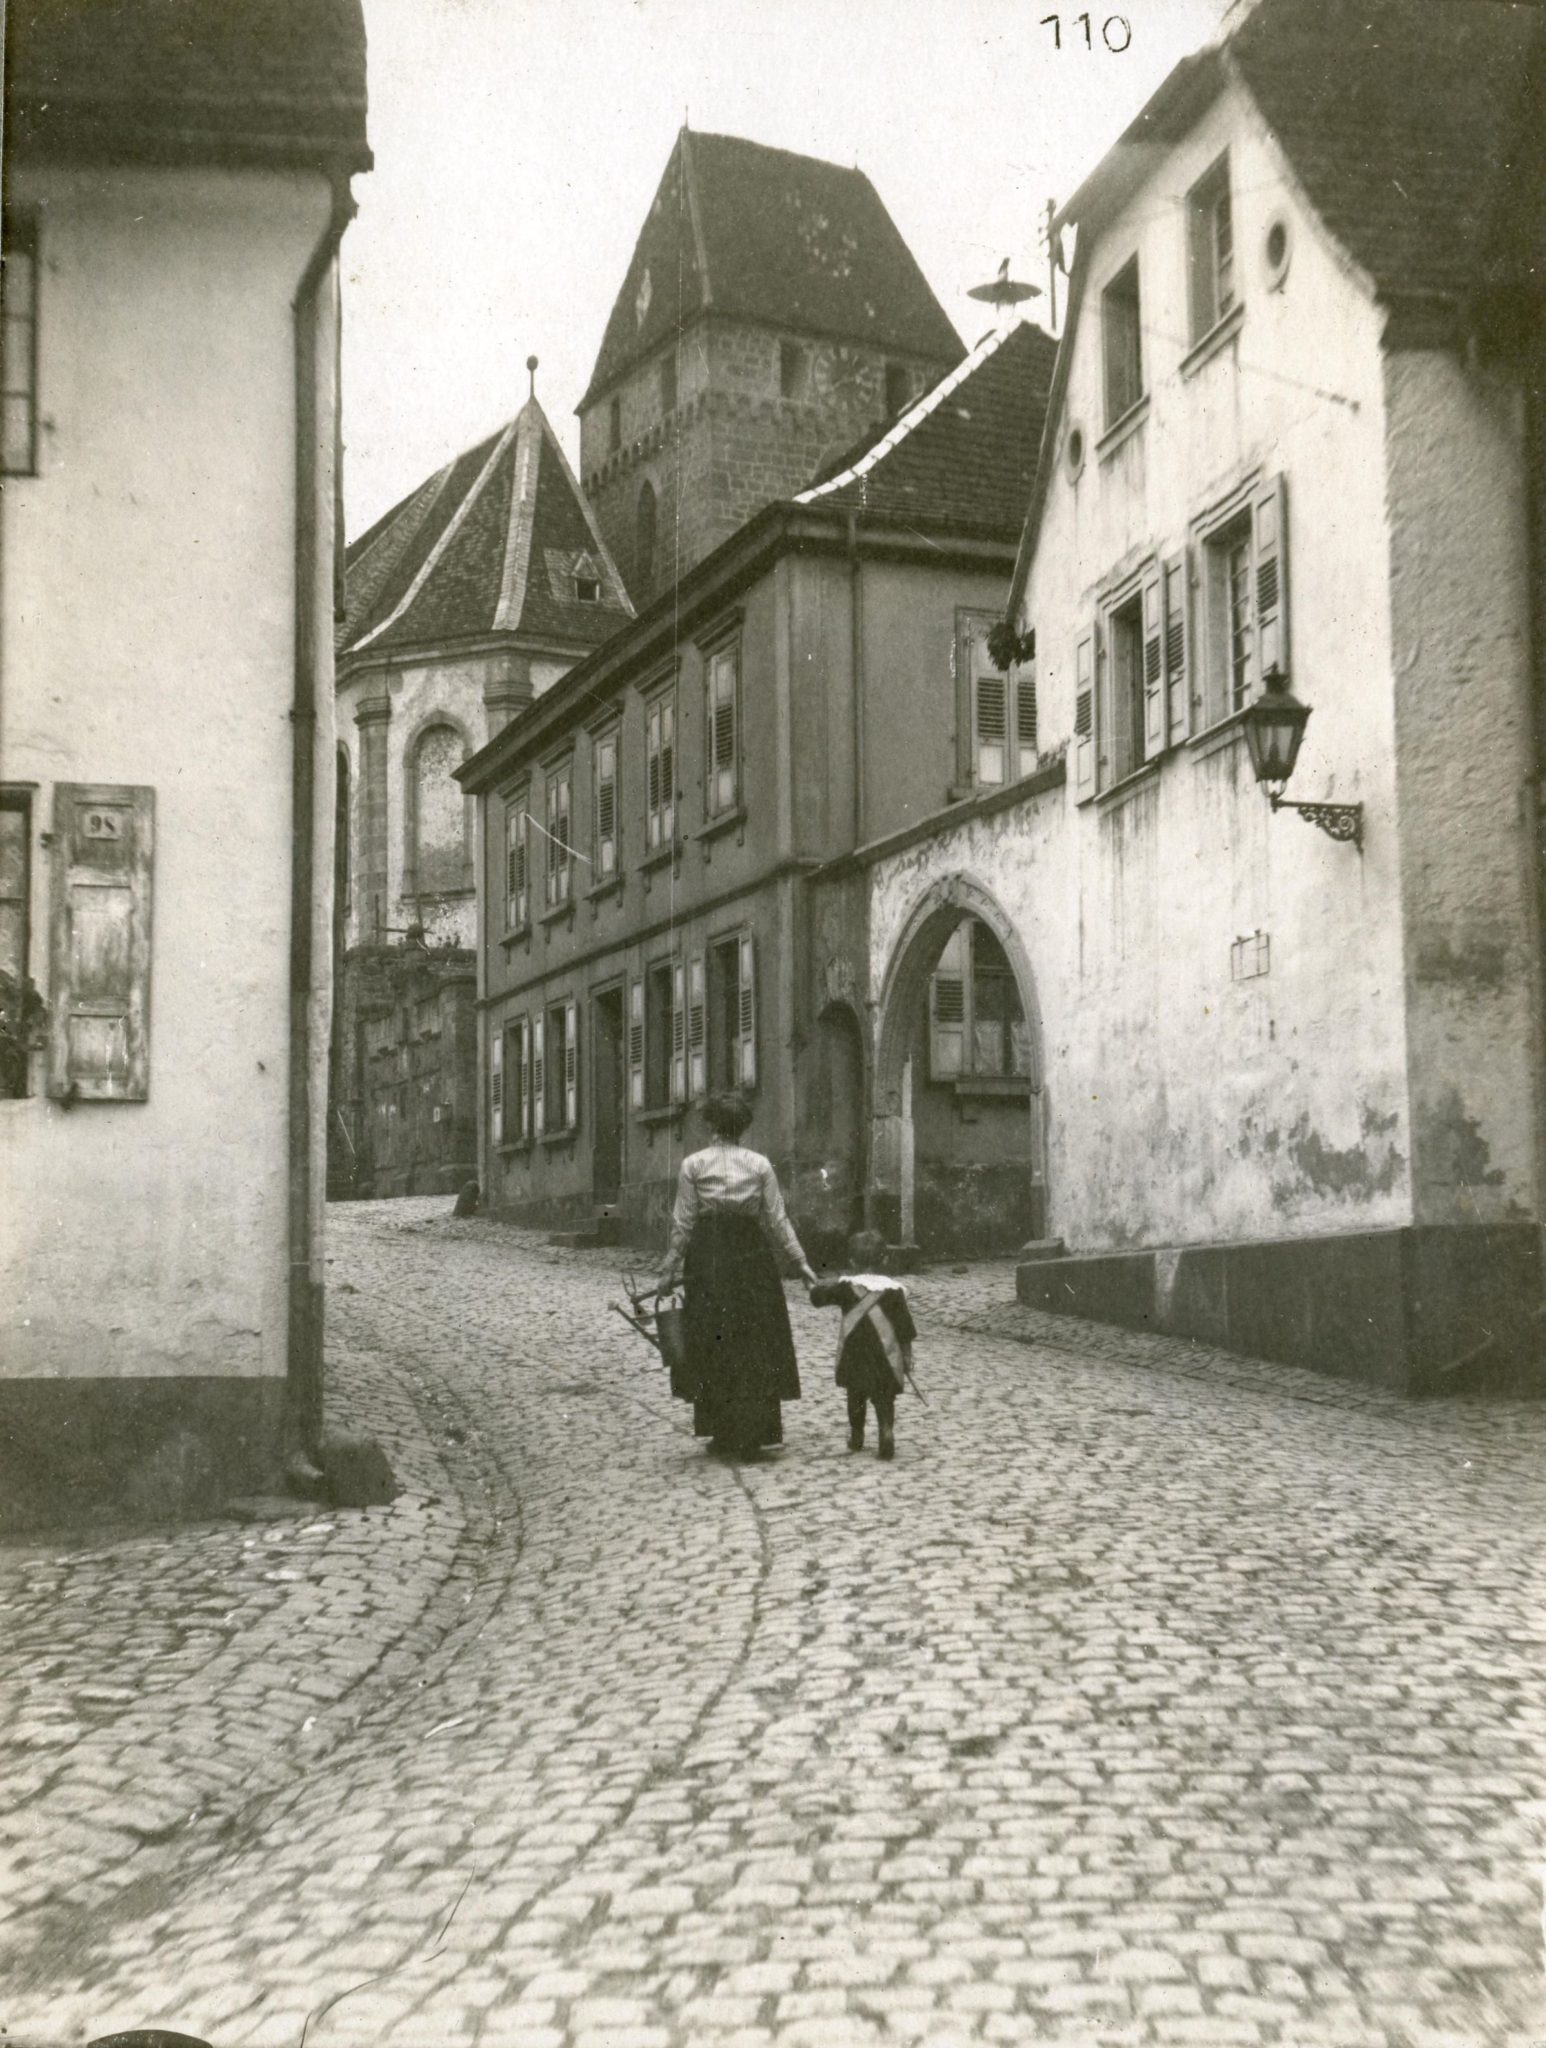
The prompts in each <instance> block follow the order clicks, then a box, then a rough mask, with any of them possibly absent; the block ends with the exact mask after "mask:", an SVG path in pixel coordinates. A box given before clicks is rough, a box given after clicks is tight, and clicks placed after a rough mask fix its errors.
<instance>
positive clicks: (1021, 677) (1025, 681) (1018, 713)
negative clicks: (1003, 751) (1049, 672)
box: [1014, 661, 1036, 775]
mask: <svg viewBox="0 0 1546 2048" xmlns="http://www.w3.org/2000/svg"><path fill="white" fill-rule="evenodd" d="M1014 692H1015V750H1016V753H1017V755H1018V760H1017V762H1016V771H1017V773H1019V774H1021V775H1025V774H1027V773H1029V770H1030V765H1031V763H1032V761H1034V760H1035V758H1036V664H1035V662H1033V661H1032V662H1026V663H1025V664H1024V665H1023V666H1021V667H1020V668H1017V669H1016V670H1015V672H1014Z"/></svg>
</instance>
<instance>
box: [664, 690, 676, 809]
mask: <svg viewBox="0 0 1546 2048" xmlns="http://www.w3.org/2000/svg"><path fill="white" fill-rule="evenodd" d="M660 818H661V826H660V837H661V843H662V845H669V844H670V842H671V839H672V837H673V836H674V834H675V831H676V698H675V697H674V696H671V697H667V698H666V699H665V700H664V701H663V703H662V704H661V707H660Z"/></svg>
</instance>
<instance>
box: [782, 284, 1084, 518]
mask: <svg viewBox="0 0 1546 2048" xmlns="http://www.w3.org/2000/svg"><path fill="white" fill-rule="evenodd" d="M1056 357H1057V343H1056V342H1055V341H1054V340H1053V338H1052V336H1051V335H1050V334H1047V333H1045V332H1044V331H1043V330H1042V329H1041V328H1040V327H1034V326H1032V325H1031V324H1030V323H1029V322H1028V321H1020V322H1018V323H1017V324H1016V325H1015V326H1013V327H1010V328H999V329H997V330H996V331H995V332H994V333H992V334H990V335H988V336H987V337H986V338H985V339H984V340H983V341H980V342H979V343H978V344H977V346H976V347H975V348H974V349H973V350H972V352H971V354H970V355H969V356H967V358H966V359H965V361H964V362H962V363H959V364H957V366H956V368H955V369H954V370H952V371H951V372H950V374H949V376H947V377H945V378H944V379H943V380H942V381H941V382H940V383H938V384H936V385H935V387H934V389H933V390H932V391H929V392H926V393H925V394H924V396H923V397H922V398H920V399H919V400H918V402H917V404H916V405H914V406H912V407H910V408H909V410H908V411H906V412H905V413H903V415H902V417H901V418H900V419H899V420H897V421H895V422H894V423H893V424H892V426H891V427H890V428H889V429H888V430H887V431H886V432H885V433H884V434H882V435H881V436H880V437H879V439H875V438H873V437H871V438H870V439H869V441H868V442H866V443H861V444H859V446H858V447H856V448H855V449H854V450H853V451H851V453H850V455H849V456H847V457H841V458H839V461H838V463H837V464H835V465H834V468H835V470H836V474H835V475H833V476H831V477H829V478H828V479H827V480H826V481H824V482H819V483H816V484H813V485H812V486H811V487H810V488H809V489H808V490H804V491H802V492H801V493H800V494H799V496H798V497H797V498H796V500H795V503H796V504H798V505H812V504H824V505H829V506H852V507H853V508H855V509H857V510H860V511H866V512H876V513H882V514H885V515H887V516H888V517H894V518H899V519H911V520H916V521H918V522H920V523H923V522H927V523H929V524H931V525H938V524H948V525H951V526H956V527H965V528H971V529H974V530H982V531H993V532H1001V533H1006V534H1014V533H1017V532H1018V531H1019V528H1020V523H1021V521H1022V520H1023V519H1024V517H1025V507H1026V502H1027V500H1028V499H1029V497H1030V492H1031V485H1032V482H1033V481H1034V479H1035V475H1036V453H1037V449H1038V448H1039V446H1040V444H1041V430H1042V422H1043V421H1044V419H1045V418H1046V412H1047V393H1048V390H1049V388H1050V386H1051V383H1052V366H1053V363H1054V361H1055V360H1056Z"/></svg>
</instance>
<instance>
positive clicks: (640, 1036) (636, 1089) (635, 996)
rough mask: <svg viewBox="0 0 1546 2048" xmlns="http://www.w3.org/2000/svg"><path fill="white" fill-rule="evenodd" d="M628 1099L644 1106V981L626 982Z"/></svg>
mask: <svg viewBox="0 0 1546 2048" xmlns="http://www.w3.org/2000/svg"><path fill="white" fill-rule="evenodd" d="M628 1100H629V1101H630V1102H631V1103H632V1104H633V1106H634V1108H635V1109H643V1107H644V983H643V982H642V981H631V982H629V984H628Z"/></svg>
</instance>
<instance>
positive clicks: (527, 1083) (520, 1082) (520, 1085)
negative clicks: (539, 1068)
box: [510, 1017, 531, 1144]
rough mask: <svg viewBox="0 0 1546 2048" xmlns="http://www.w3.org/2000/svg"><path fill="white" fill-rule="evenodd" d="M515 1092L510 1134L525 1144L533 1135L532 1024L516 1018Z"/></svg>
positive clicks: (512, 1103)
mask: <svg viewBox="0 0 1546 2048" xmlns="http://www.w3.org/2000/svg"><path fill="white" fill-rule="evenodd" d="M512 1078H513V1080H514V1083H515V1092H514V1094H513V1095H512V1096H511V1098H510V1110H511V1116H510V1135H511V1137H512V1138H514V1139H515V1140H516V1141H517V1143H520V1144H524V1143H525V1141H526V1140H527V1139H528V1138H529V1137H530V1136H531V1024H530V1022H529V1020H528V1019H527V1018H525V1017H517V1018H516V1020H515V1073H514V1075H513V1077H512Z"/></svg>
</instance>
